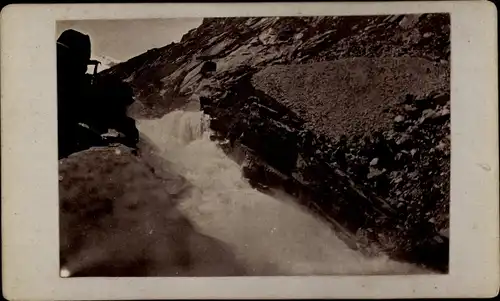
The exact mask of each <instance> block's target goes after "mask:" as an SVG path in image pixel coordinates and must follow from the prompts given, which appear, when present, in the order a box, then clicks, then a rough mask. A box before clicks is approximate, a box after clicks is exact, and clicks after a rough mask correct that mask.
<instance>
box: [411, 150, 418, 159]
mask: <svg viewBox="0 0 500 301" xmlns="http://www.w3.org/2000/svg"><path fill="white" fill-rule="evenodd" d="M416 153H417V149H415V148H414V149H412V150H411V151H410V154H411V156H412V157H413V156H415V154H416Z"/></svg>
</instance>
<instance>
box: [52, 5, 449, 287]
mask: <svg viewBox="0 0 500 301" xmlns="http://www.w3.org/2000/svg"><path fill="white" fill-rule="evenodd" d="M54 43H56V47H57V48H56V49H57V118H58V120H57V125H58V138H57V140H58V160H59V165H58V166H59V240H60V246H59V248H60V250H59V254H60V276H61V277H130V276H144V277H148V276H149V277H152V276H157V277H158V276H169V277H172V276H179V277H185V276H205V277H210V276H309V275H416V274H447V273H448V270H449V232H450V231H449V229H450V226H449V220H450V153H451V133H450V121H451V118H450V110H451V108H450V104H451V102H450V52H451V47H450V15H449V14H446V13H426V14H408V15H370V16H368V15H365V16H304V17H296V16H290V17H282V16H281V17H224V18H222V17H213V18H165V19H129V20H65V21H57V23H56V33H55V37H54Z"/></svg>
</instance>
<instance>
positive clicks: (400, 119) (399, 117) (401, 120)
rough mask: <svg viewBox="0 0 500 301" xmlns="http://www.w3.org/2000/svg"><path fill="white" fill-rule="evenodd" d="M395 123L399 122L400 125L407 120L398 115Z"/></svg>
mask: <svg viewBox="0 0 500 301" xmlns="http://www.w3.org/2000/svg"><path fill="white" fill-rule="evenodd" d="M394 121H395V122H398V123H399V122H403V121H405V118H404V116H403V115H398V116H396V118H394Z"/></svg>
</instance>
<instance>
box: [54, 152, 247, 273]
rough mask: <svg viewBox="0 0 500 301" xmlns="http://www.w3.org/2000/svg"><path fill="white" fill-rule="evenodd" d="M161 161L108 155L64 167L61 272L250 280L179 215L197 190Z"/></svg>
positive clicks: (69, 161)
mask: <svg viewBox="0 0 500 301" xmlns="http://www.w3.org/2000/svg"><path fill="white" fill-rule="evenodd" d="M144 155H145V154H144ZM151 160H153V161H151ZM154 160H159V159H158V158H156V159H150V160H145V159H143V158H142V157H141V156H136V155H134V154H133V153H132V152H131V151H130V150H129V149H128V148H125V147H106V148H93V149H90V150H86V151H83V152H79V153H75V154H73V155H71V156H69V157H68V158H66V159H63V160H61V161H60V164H59V171H60V176H59V184H60V190H59V191H60V252H61V267H62V268H64V269H66V271H69V274H70V275H72V276H175V275H178V276H209V275H210V276H235V275H244V274H245V271H244V270H243V269H242V268H241V267H240V266H239V264H238V263H236V261H235V259H234V256H233V254H232V253H231V252H230V251H229V250H228V249H227V247H226V246H225V245H224V244H223V243H222V242H220V241H218V240H216V239H214V238H211V237H208V236H205V235H203V234H200V233H198V232H197V231H196V229H195V228H194V227H193V225H192V224H191V223H190V221H189V220H188V219H187V218H185V217H184V216H183V215H182V214H181V213H180V211H179V210H178V209H177V208H176V206H175V205H176V199H177V198H178V197H180V196H181V195H182V194H183V193H184V192H186V190H188V189H189V183H186V181H185V180H184V179H183V178H182V177H180V176H176V175H175V174H171V173H170V172H168V171H166V170H163V169H162V167H164V166H165V165H161V164H159V162H158V161H156V162H154ZM152 164H154V165H152Z"/></svg>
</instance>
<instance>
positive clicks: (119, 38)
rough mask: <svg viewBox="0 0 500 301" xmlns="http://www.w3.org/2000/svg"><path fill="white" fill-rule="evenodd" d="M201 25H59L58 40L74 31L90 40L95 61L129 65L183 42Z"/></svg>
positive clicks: (154, 21) (158, 21) (117, 22)
mask: <svg viewBox="0 0 500 301" xmlns="http://www.w3.org/2000/svg"><path fill="white" fill-rule="evenodd" d="M201 22H202V19H199V18H185V19H180V18H179V19H148V20H77V21H59V22H58V23H57V29H56V35H57V36H56V38H57V37H59V35H60V34H61V33H62V32H63V31H64V30H66V29H70V28H72V29H75V30H78V31H80V32H83V33H86V34H88V35H89V36H90V39H91V42H92V57H96V56H101V57H109V58H113V59H116V60H118V61H126V60H128V59H130V58H132V57H135V56H137V55H139V54H141V53H144V52H146V51H147V50H149V49H152V48H158V47H163V46H165V45H168V44H170V43H171V42H178V41H180V39H181V38H182V36H183V35H184V34H185V33H187V32H188V31H189V30H191V29H193V28H196V27H198V26H199V25H200V24H201Z"/></svg>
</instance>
